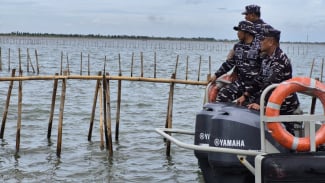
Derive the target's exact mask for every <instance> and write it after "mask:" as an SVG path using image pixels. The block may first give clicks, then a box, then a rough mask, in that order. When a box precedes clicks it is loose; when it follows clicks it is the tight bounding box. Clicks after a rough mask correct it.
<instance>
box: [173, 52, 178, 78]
mask: <svg viewBox="0 0 325 183" xmlns="http://www.w3.org/2000/svg"><path fill="white" fill-rule="evenodd" d="M178 60H179V55H177V57H176V64H175V72H174V74H175V78H176V73H177V67H178Z"/></svg>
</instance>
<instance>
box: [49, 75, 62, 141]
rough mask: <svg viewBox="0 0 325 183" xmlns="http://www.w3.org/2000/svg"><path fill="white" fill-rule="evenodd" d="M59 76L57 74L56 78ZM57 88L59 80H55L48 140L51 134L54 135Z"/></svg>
mask: <svg viewBox="0 0 325 183" xmlns="http://www.w3.org/2000/svg"><path fill="white" fill-rule="evenodd" d="M58 75H59V74H58V73H56V74H55V76H58ZM57 88H58V79H54V84H53V92H52V103H51V111H50V118H49V124H48V127H47V139H50V138H51V133H52V123H53V116H54V109H55V99H56V92H57Z"/></svg>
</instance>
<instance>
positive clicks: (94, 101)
mask: <svg viewBox="0 0 325 183" xmlns="http://www.w3.org/2000/svg"><path fill="white" fill-rule="evenodd" d="M101 75H102V72H101V71H99V72H98V76H101ZM100 87H101V84H100V79H97V82H96V88H95V94H94V100H93V108H92V110H91V116H90V126H89V131H88V141H91V136H92V131H93V126H94V118H95V111H96V103H97V97H98V90H99V88H100Z"/></svg>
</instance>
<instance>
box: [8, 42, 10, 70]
mask: <svg viewBox="0 0 325 183" xmlns="http://www.w3.org/2000/svg"><path fill="white" fill-rule="evenodd" d="M9 71H10V48H9V49H8V72H9Z"/></svg>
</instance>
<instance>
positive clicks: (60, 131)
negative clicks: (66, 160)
mask: <svg viewBox="0 0 325 183" xmlns="http://www.w3.org/2000/svg"><path fill="white" fill-rule="evenodd" d="M64 75H65V76H66V75H67V72H66V71H65V72H64ZM66 83H67V79H66V78H64V79H62V91H61V99H60V114H59V125H58V142H57V149H56V155H57V156H58V157H60V156H61V145H62V126H63V113H64V102H65V92H66Z"/></svg>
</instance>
